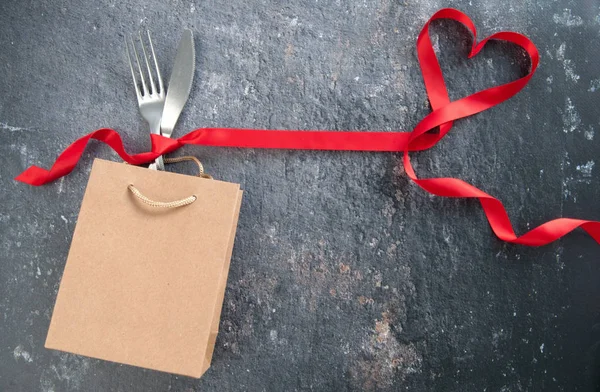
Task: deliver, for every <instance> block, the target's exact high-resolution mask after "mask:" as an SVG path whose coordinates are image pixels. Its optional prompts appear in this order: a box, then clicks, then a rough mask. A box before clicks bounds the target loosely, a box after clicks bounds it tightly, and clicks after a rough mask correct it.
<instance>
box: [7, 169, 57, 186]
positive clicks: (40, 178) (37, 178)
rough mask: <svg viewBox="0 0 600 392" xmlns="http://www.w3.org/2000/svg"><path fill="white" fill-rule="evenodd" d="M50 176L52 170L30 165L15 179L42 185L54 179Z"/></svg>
mask: <svg viewBox="0 0 600 392" xmlns="http://www.w3.org/2000/svg"><path fill="white" fill-rule="evenodd" d="M49 176H50V172H49V171H48V170H46V169H42V168H41V167H38V166H30V167H29V168H27V170H25V171H24V172H23V173H21V174H19V175H18V176H16V177H15V181H19V182H23V183H25V184H29V185H33V186H40V185H44V184H46V183H48V182H50V181H52V179H50V178H49Z"/></svg>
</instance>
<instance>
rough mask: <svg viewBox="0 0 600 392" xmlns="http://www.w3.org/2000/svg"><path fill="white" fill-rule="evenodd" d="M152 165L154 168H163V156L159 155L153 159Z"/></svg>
mask: <svg viewBox="0 0 600 392" xmlns="http://www.w3.org/2000/svg"><path fill="white" fill-rule="evenodd" d="M153 165H155V168H156V170H165V161H164V160H163V156H162V155H161V156H159V157H158V158H156V160H155V161H154V163H153Z"/></svg>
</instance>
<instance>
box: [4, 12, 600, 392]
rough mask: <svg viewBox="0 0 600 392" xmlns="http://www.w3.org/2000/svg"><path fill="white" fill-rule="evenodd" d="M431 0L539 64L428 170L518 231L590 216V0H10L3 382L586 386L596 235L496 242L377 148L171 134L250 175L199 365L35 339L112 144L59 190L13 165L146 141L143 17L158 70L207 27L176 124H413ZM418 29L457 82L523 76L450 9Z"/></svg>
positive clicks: (139, 387) (431, 156)
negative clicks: (134, 45) (139, 74)
mask: <svg viewBox="0 0 600 392" xmlns="http://www.w3.org/2000/svg"><path fill="white" fill-rule="evenodd" d="M445 6H453V7H456V8H459V9H461V10H463V11H465V12H466V13H467V14H469V15H470V16H471V18H473V20H474V22H475V24H476V25H477V26H478V28H479V31H480V34H481V35H482V36H485V35H488V34H490V33H493V32H496V31H500V30H514V31H519V32H521V33H524V34H526V35H528V36H529V37H530V38H531V39H532V40H533V41H534V42H535V43H536V44H537V45H538V48H539V50H540V53H541V56H542V60H541V65H540V68H539V70H538V71H537V73H536V75H535V77H534V78H533V80H532V81H531V83H530V84H529V86H528V87H526V88H525V90H523V91H522V92H521V93H520V94H519V95H518V96H516V97H515V98H513V99H511V100H510V101H508V102H506V103H504V104H502V105H500V106H499V107H496V108H493V109H491V110H488V111H486V112H485V113H483V114H479V115H477V116H475V117H472V118H469V119H466V120H462V121H459V122H457V123H456V124H455V127H454V128H453V130H452V132H451V133H450V134H449V135H448V137H447V138H446V139H445V140H444V141H443V142H442V143H440V144H439V146H437V147H435V148H434V149H432V150H430V151H426V152H423V153H418V154H413V162H414V164H415V167H416V170H417V172H418V173H419V174H420V175H421V176H423V177H426V176H455V177H460V178H463V179H465V180H467V181H469V182H471V183H473V184H474V185H476V186H479V187H481V188H482V189H484V190H485V191H486V192H489V193H490V194H492V195H495V196H497V197H499V198H500V199H501V200H502V201H503V202H504V203H505V205H506V207H507V210H508V212H509V214H510V216H511V218H512V219H513V221H514V224H515V229H516V230H517V232H519V233H523V232H525V231H526V230H527V229H529V228H533V227H535V226H536V225H537V224H540V223H542V222H544V221H546V220H549V219H552V218H555V217H559V216H569V217H581V218H589V219H596V220H598V219H600V205H599V204H598V194H599V193H600V181H599V179H600V162H598V161H599V160H600V158H599V157H598V153H599V152H600V117H599V116H598V112H597V107H598V105H599V104H600V64H599V61H598V58H599V55H600V40H599V36H600V3H599V2H598V1H591V0H586V1H566V0H560V1H553V2H548V1H546V0H537V1H536V0H527V1H522V0H511V1H503V2H498V1H493V0H485V1H482V2H476V1H473V2H471V1H449V2H442V1H437V0H426V1H399V0H379V1H356V0H355V1H340V0H337V1H318V0H314V1H308V0H301V1H296V2H293V4H288V2H283V1H281V2H277V1H266V0H262V1H259V0H244V1H242V0H232V1H223V2H219V1H214V0H212V1H206V2H200V1H194V0H186V1H179V0H166V1H165V0H151V1H142V0H124V1H117V0H102V1H85V2H70V1H67V0H41V1H34V0H26V1H18V0H2V1H1V2H0V154H1V155H2V156H3V159H2V168H1V169H0V200H1V204H0V205H1V207H0V248H1V251H0V254H1V260H0V328H1V329H0V390H1V391H27V392H30V391H44V392H51V391H54V392H58V391H185V392H191V391H305V390H314V391H362V390H369V391H371V390H381V391H400V390H436V391H542V390H544V391H594V390H600V389H599V385H600V372H599V367H600V349H599V348H598V346H599V344H600V324H599V323H600V284H599V282H600V263H599V260H598V258H599V257H598V254H599V253H598V251H599V250H600V248H599V246H598V245H597V244H596V243H594V241H593V240H592V239H591V238H589V237H587V236H586V235H585V234H583V233H582V232H579V231H578V232H576V233H573V234H571V235H569V236H567V237H566V238H564V239H562V240H560V241H557V242H556V243H554V244H551V245H548V246H545V247H542V248H526V247H522V246H512V245H507V244H504V243H502V242H500V241H498V240H497V239H496V238H495V237H494V235H493V234H492V233H491V231H490V228H489V226H488V224H487V222H486V220H485V217H484V214H483V212H482V210H481V208H480V207H479V205H478V203H477V202H474V201H464V200H449V199H442V198H436V197H432V196H429V195H428V194H426V193H425V192H424V191H422V190H420V189H419V188H417V187H416V186H415V185H413V184H411V183H410V182H409V181H408V180H407V178H406V176H405V175H404V174H403V171H402V169H401V162H400V155H399V154H391V153H353V152H310V151H261V150H243V149H235V148H230V149H220V148H202V147H190V148H185V149H184V150H183V151H181V152H178V153H177V154H194V155H197V156H199V157H200V158H201V159H202V161H203V162H204V163H205V165H206V168H207V170H208V172H210V173H211V174H213V175H214V176H215V177H217V178H219V179H223V180H226V181H232V182H239V183H241V184H242V188H243V189H245V191H246V193H245V199H244V202H243V206H242V212H241V217H240V224H239V229H238V234H237V239H236V244H235V249H234V255H233V260H232V264H231V271H230V276H229V281H228V285H227V292H226V295H225V303H224V308H223V314H222V319H221V327H220V328H221V332H220V335H219V338H218V340H217V344H216V350H215V354H214V358H213V365H212V367H211V369H209V371H208V372H207V373H206V374H205V375H204V377H203V378H202V379H200V380H195V379H190V378H186V377H178V376H174V375H170V374H165V373H160V372H155V371H149V370H144V369H138V368H134V367H130V366H125V365H119V364H114V363H109V362H105V361H100V360H95V359H89V358H85V357H81V356H76V355H70V354H65V353H60V352H54V351H49V350H46V349H45V348H44V347H43V345H44V340H45V335H46V331H47V329H48V324H49V320H50V316H51V312H52V307H53V304H54V300H55V297H56V293H57V289H58V286H59V282H60V277H61V274H62V271H63V267H64V263H65V258H66V256H67V252H68V249H69V244H70V240H71V236H72V233H73V229H74V226H75V223H76V221H77V214H78V210H79V206H80V201H81V198H82V195H83V192H84V188H85V185H86V181H87V177H88V174H89V171H90V168H91V162H92V159H93V158H94V157H103V158H108V159H113V160H117V159H118V157H117V156H116V155H115V154H114V153H112V152H111V151H110V150H109V149H108V148H107V147H104V146H102V145H100V144H98V143H92V144H91V145H90V146H89V147H88V149H87V150H86V153H85V154H84V159H83V160H82V162H81V163H80V164H79V166H78V167H77V169H76V170H75V171H74V172H73V173H72V174H71V175H69V176H68V177H66V178H63V179H61V180H59V181H57V182H55V183H52V184H50V185H47V186H44V187H40V188H34V187H30V186H26V185H24V184H21V183H17V182H15V181H13V177H14V176H16V175H17V174H18V173H20V172H21V171H22V170H24V169H25V168H26V167H28V166H29V165H32V164H36V165H41V166H44V167H49V166H50V165H51V164H52V162H53V161H54V159H55V157H56V156H57V154H58V153H59V152H60V151H61V150H62V149H63V148H65V147H66V146H67V145H68V144H69V143H70V142H72V141H73V140H75V139H76V138H78V137H79V136H81V135H83V134H85V133H87V132H90V131H92V130H94V129H97V128H100V127H106V126H109V127H113V128H115V129H117V130H118V131H120V132H121V133H122V134H123V136H124V139H125V144H126V147H127V149H128V150H129V151H131V152H139V151H144V150H146V149H148V148H149V145H150V143H149V137H148V134H147V133H148V131H147V126H146V125H145V124H144V123H143V121H142V119H141V118H140V116H139V114H138V110H137V105H136V102H135V96H134V93H133V87H132V83H131V80H130V78H131V77H130V74H129V70H128V68H127V65H126V62H125V61H126V60H125V52H124V45H123V37H124V35H126V34H130V33H135V32H137V31H138V30H140V29H146V28H149V29H151V30H152V32H153V38H154V43H155V47H156V50H157V52H158V55H159V61H160V63H161V65H162V68H163V73H164V74H165V75H169V72H170V68H171V63H172V59H173V58H174V55H175V48H176V45H177V42H178V39H179V37H180V34H181V31H182V29H183V28H184V27H189V28H192V29H193V30H194V31H195V38H196V41H197V72H196V79H195V84H194V87H193V89H192V93H191V96H190V100H189V102H188V104H187V106H186V108H185V111H184V113H183V115H182V118H181V120H180V123H179V124H178V127H177V128H176V130H175V135H176V136H180V135H182V134H183V133H185V132H187V131H189V130H192V129H193V128H194V127H200V126H232V127H233V126H240V127H257V128H277V129H336V130H365V131H367V130H386V131H393V130H395V131H408V130H410V129H411V127H413V126H414V125H415V124H416V123H417V122H418V121H419V120H420V119H421V118H422V117H424V116H425V115H426V114H427V113H428V112H429V108H428V103H427V100H426V95H425V90H424V87H423V82H422V79H421V75H420V71H419V68H418V65H417V58H416V53H415V43H416V38H417V35H418V32H419V31H420V29H421V27H422V25H423V23H424V22H425V21H426V20H427V18H428V17H429V16H430V15H432V14H433V13H434V12H435V11H436V10H437V9H439V8H442V7H445ZM432 30H433V31H432V37H433V41H434V43H435V46H436V50H437V51H438V53H440V58H441V63H442V68H443V71H444V72H445V75H446V82H447V84H448V88H449V90H450V94H451V97H452V98H453V99H456V98H458V97H461V96H464V95H466V94H468V93H470V92H473V91H476V90H479V89H482V88H484V87H487V86H491V85H496V84H499V83H503V82H508V81H510V80H513V79H515V78H517V77H519V76H521V75H523V74H524V73H525V72H526V71H527V67H528V63H527V61H526V60H525V58H524V56H523V53H522V52H521V51H520V50H518V49H516V48H514V47H512V46H510V45H505V44H501V43H492V44H490V45H489V46H488V47H486V48H485V49H484V50H483V52H482V53H481V55H479V56H478V57H477V58H475V59H473V60H466V58H465V55H466V53H467V50H468V47H469V45H470V42H471V38H470V36H469V35H468V34H467V32H466V31H465V30H464V29H463V28H462V27H461V26H459V25H457V24H456V23H452V22H436V23H434V25H433V28H432ZM171 170H176V171H179V172H186V173H191V172H192V170H193V168H192V167H191V166H186V165H185V164H182V165H180V166H177V167H175V168H172V169H171Z"/></svg>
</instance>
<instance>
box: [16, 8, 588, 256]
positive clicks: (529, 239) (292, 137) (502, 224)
mask: <svg viewBox="0 0 600 392" xmlns="http://www.w3.org/2000/svg"><path fill="white" fill-rule="evenodd" d="M436 19H452V20H455V21H457V22H459V23H461V24H463V25H464V26H465V27H466V28H467V29H468V30H469V31H471V33H472V34H473V46H472V48H471V53H470V54H469V58H471V57H473V56H476V55H477V53H479V52H480V51H481V49H482V48H483V47H484V46H485V44H486V43H487V42H488V41H489V40H501V41H506V42H510V43H513V44H515V45H518V46H520V47H521V48H523V49H524V50H525V52H526V53H527V54H528V55H529V58H530V61H531V68H530V71H529V73H528V74H527V75H525V76H523V77H522V78H520V79H517V80H515V81H513V82H510V83H506V84H503V85H500V86H496V87H492V88H488V89H486V90H482V91H479V92H476V93H474V94H471V95H469V96H467V97H464V98H461V99H458V100H456V101H450V98H449V97H448V91H447V89H446V85H445V82H444V77H443V75H442V70H441V68H440V65H439V62H438V60H437V57H436V55H435V52H434V50H433V46H432V44H431V40H430V38H429V25H430V24H431V22H432V21H434V20H436ZM417 52H418V57H419V64H420V66H421V72H422V74H423V79H424V81H425V88H426V90H427V96H428V98H429V102H430V103H431V107H432V109H433V110H432V112H431V113H430V114H429V115H427V116H426V117H425V118H424V119H422V120H421V121H420V122H419V123H418V124H417V126H416V127H415V128H414V130H413V131H412V132H410V133H408V132H347V131H345V132H340V131H290V130H260V129H241V128H200V129H196V130H195V131H192V132H190V133H188V134H187V135H184V136H182V137H180V138H179V139H169V138H165V137H162V136H160V135H154V134H153V135H151V139H152V151H150V152H144V153H140V154H135V155H129V154H128V153H127V152H126V151H125V149H124V147H123V142H122V140H121V137H120V136H119V134H118V133H117V132H116V131H114V130H112V129H108V128H103V129H99V130H97V131H94V132H92V133H90V134H89V135H86V136H84V137H82V138H80V139H78V140H76V141H75V142H74V143H73V144H71V145H70V146H69V147H67V148H66V149H65V150H64V151H63V152H62V154H60V155H59V157H58V158H57V160H56V162H55V163H54V165H53V166H52V168H51V169H50V170H45V169H42V168H40V167H37V166H31V167H30V168H28V169H27V170H25V171H24V172H23V173H21V174H20V175H19V176H18V177H17V178H16V180H18V181H22V182H25V183H27V184H30V185H43V184H46V183H48V182H50V181H53V180H56V179H57V178H60V177H62V176H65V175H67V174H68V173H70V172H71V171H72V170H73V169H74V168H75V166H76V165H77V162H78V161H79V159H80V158H81V155H82V154H83V151H84V149H85V147H86V145H87V143H88V141H89V140H90V139H95V140H99V141H101V142H104V143H106V144H108V145H109V146H110V147H111V148H112V149H113V150H115V151H116V152H117V153H118V154H119V156H120V157H121V158H123V160H125V161H126V162H128V163H131V164H134V165H139V164H143V163H148V162H152V161H153V160H154V159H156V158H157V157H158V156H160V155H163V154H167V153H170V152H172V151H175V150H176V149H178V148H179V147H181V146H183V145H186V144H194V145H204V146H220V147H246V148H280V149H303V150H346V151H396V152H399V151H403V152H404V156H403V164H404V169H405V171H406V173H407V175H408V176H409V177H410V178H411V180H413V181H414V182H415V183H416V184H417V185H419V186H420V187H421V188H423V189H425V190H426V191H427V192H429V193H432V194H434V195H438V196H444V197H462V198H477V199H479V201H480V203H481V205H482V207H483V209H484V211H485V214H486V216H487V219H488V221H489V223H490V226H491V227H492V230H493V231H494V233H495V234H496V235H497V236H498V238H500V239H501V240H503V241H507V242H512V243H517V244H522V245H529V246H539V245H545V244H548V243H550V242H553V241H554V240H556V239H558V238H560V237H562V236H563V235H565V234H567V233H569V232H571V231H573V230H575V229H576V228H578V227H581V228H582V229H584V230H585V231H586V232H587V233H588V234H589V235H590V236H592V238H594V240H596V242H598V243H599V244H600V222H598V221H586V220H580V219H569V218H559V219H555V220H552V221H550V222H546V223H544V224H542V225H540V226H538V227H536V228H535V229H533V230H531V231H529V232H527V233H525V234H524V235H522V236H520V237H517V235H516V234H515V232H514V230H513V228H512V225H511V223H510V220H509V218H508V214H507V213H506V210H505V209H504V206H503V205H502V203H501V202H500V201H499V200H497V199H495V198H494V197H492V196H490V195H488V194H487V193H485V192H483V191H481V190H479V189H477V188H476V187H474V186H473V185H470V184H468V183H466V182H464V181H462V180H459V179H456V178H429V179H419V178H418V177H417V175H416V174H415V171H414V169H413V167H412V165H411V163H410V159H409V151H420V150H425V149H428V148H431V147H433V146H434V145H435V144H436V143H437V142H438V141H440V140H441V139H442V138H443V137H444V136H445V135H446V134H447V133H448V132H449V131H450V129H451V128H452V123H453V121H455V120H458V119H460V118H463V117H467V116H471V115H473V114H476V113H479V112H482V111H484V110H486V109H489V108H491V107H493V106H495V105H498V104H500V103H502V102H504V101H505V100H507V99H509V98H510V97H512V96H513V95H515V94H516V93H518V92H519V91H520V90H521V89H522V88H523V87H525V85H526V84H527V83H528V82H529V80H530V79H531V77H532V76H533V74H534V72H535V70H536V68H537V66H538V64H539V53H538V51H537V49H536V47H535V45H534V44H533V42H531V41H530V40H529V38H527V37H525V36H524V35H521V34H518V33H514V32H508V31H506V32H500V33H496V34H493V35H491V36H489V37H488V38H486V39H484V40H483V41H481V42H479V43H477V38H476V29H475V25H474V24H473V22H472V21H471V19H469V17H468V16H467V15H465V14H463V13H462V12H460V11H458V10H455V9H451V8H445V9H442V10H440V11H438V12H436V13H435V14H434V15H433V16H432V17H431V18H430V19H429V21H427V23H426V24H425V26H424V27H423V30H421V33H420V34H419V38H418V39H417ZM437 127H439V132H438V133H431V132H428V131H430V130H432V129H434V128H437Z"/></svg>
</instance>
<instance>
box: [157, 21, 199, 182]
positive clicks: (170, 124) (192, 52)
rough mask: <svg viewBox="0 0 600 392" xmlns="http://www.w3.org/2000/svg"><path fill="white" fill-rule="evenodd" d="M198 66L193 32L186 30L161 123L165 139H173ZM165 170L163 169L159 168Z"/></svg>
mask: <svg viewBox="0 0 600 392" xmlns="http://www.w3.org/2000/svg"><path fill="white" fill-rule="evenodd" d="M195 65H196V49H195V48H194V34H193V33H192V30H184V31H183V34H182V36H181V40H180V41H179V46H178V47H177V56H175V63H174V64H173V70H172V71H171V78H170V79H169V86H168V88H167V97H166V99H165V107H164V109H163V113H162V119H161V122H160V132H161V134H162V135H163V136H165V137H171V135H172V134H173V128H175V124H176V123H177V119H179V115H180V114H181V111H182V110H183V107H184V106H185V102H186V101H187V99H188V97H189V96H190V90H191V89H192V81H193V80H194V70H195V68H196V67H195ZM159 169H162V170H164V167H163V168H159Z"/></svg>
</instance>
